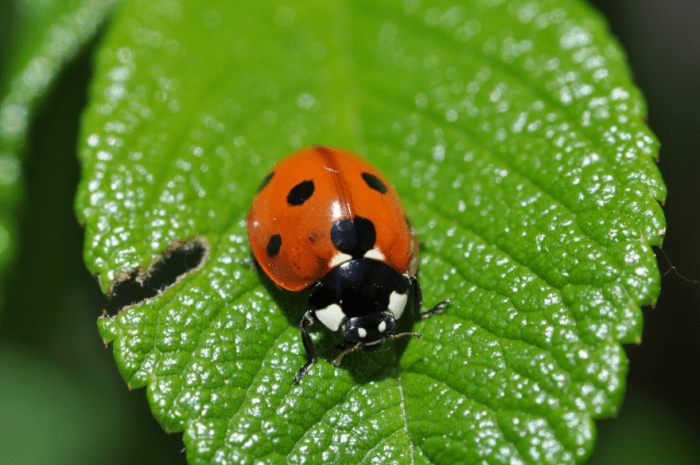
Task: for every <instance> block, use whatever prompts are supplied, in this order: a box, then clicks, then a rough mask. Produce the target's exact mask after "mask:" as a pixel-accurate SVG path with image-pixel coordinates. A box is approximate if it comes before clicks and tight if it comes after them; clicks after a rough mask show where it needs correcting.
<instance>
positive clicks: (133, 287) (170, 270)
mask: <svg viewBox="0 0 700 465" xmlns="http://www.w3.org/2000/svg"><path fill="white" fill-rule="evenodd" d="M208 256H209V244H208V243H207V241H206V240H205V239H204V238H203V237H195V238H193V239H190V240H188V241H186V242H181V241H177V240H176V241H173V242H171V243H170V245H169V246H168V248H167V249H165V251H163V253H161V254H160V256H159V257H158V259H157V260H155V261H154V262H153V264H151V266H150V267H148V269H143V268H137V269H135V270H132V271H124V272H120V273H117V277H116V279H115V280H114V281H113V282H112V284H111V285H110V289H109V294H108V301H107V304H106V306H105V311H106V312H107V314H110V315H111V314H114V313H116V312H118V311H119V310H121V309H122V308H124V307H128V306H131V305H134V304H137V303H139V302H142V301H144V300H146V299H151V298H153V297H156V296H158V295H160V294H162V293H163V292H164V291H165V290H166V289H167V288H169V287H170V286H172V285H174V284H177V283H178V282H179V281H180V279H182V278H183V277H185V275H187V274H188V273H191V272H193V271H197V270H199V269H201V268H202V266H204V263H205V262H206V259H207V257H208Z"/></svg>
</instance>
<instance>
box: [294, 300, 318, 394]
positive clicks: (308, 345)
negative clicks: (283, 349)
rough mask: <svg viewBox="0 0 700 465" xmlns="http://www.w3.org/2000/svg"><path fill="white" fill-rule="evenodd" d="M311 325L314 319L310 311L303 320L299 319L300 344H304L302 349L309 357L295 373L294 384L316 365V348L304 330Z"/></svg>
mask: <svg viewBox="0 0 700 465" xmlns="http://www.w3.org/2000/svg"><path fill="white" fill-rule="evenodd" d="M312 324H314V318H313V317H312V316H311V310H309V311H308V312H306V313H305V314H304V318H302V319H301V324H300V325H299V328H300V330H301V342H302V343H303V344H304V349H306V354H307V355H308V356H309V359H310V360H309V361H308V362H306V363H305V364H304V366H303V367H301V368H300V369H299V371H297V374H296V375H295V376H294V382H295V383H298V382H299V381H300V380H301V378H303V377H304V376H305V375H306V373H307V372H308V371H309V370H310V369H311V367H312V366H313V364H314V363H316V360H318V353H317V352H316V347H314V342H313V341H312V340H311V336H309V332H308V331H307V330H306V328H307V327H309V326H311V325H312Z"/></svg>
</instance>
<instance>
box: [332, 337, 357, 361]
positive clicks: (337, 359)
mask: <svg viewBox="0 0 700 465" xmlns="http://www.w3.org/2000/svg"><path fill="white" fill-rule="evenodd" d="M360 347H362V343H361V342H358V343H357V344H355V346H353V347H352V348H350V349H348V350H346V351H344V352H343V353H342V354H340V355H338V358H336V359H335V360H333V365H335V366H340V361H341V360H342V359H343V357H345V356H346V355H347V354H349V353H350V352H355V351H357V350H360Z"/></svg>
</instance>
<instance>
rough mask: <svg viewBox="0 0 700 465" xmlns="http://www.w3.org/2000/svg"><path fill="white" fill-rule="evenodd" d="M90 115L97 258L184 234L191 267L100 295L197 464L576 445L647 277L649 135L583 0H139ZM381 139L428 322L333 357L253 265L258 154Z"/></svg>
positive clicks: (106, 332)
mask: <svg viewBox="0 0 700 465" xmlns="http://www.w3.org/2000/svg"><path fill="white" fill-rule="evenodd" d="M96 65H97V69H96V72H95V79H94V84H93V86H92V90H91V101H90V105H89V108H88V109H87V111H86V114H85V117H84V125H83V133H82V136H81V140H80V147H81V149H80V152H81V153H80V154H81V158H82V160H83V169H84V173H83V176H84V177H83V181H82V184H81V187H80V190H79V193H78V201H77V209H78V214H79V216H80V217H81V219H82V220H83V221H84V222H85V225H86V247H85V258H86V261H87V263H88V266H89V267H90V270H91V271H93V272H94V273H97V274H99V277H100V282H101V283H102V286H103V288H104V289H105V290H107V289H108V287H109V285H110V283H111V282H112V281H113V280H114V279H115V278H118V277H120V276H122V275H123V272H126V271H128V270H131V269H135V268H137V267H144V268H147V267H148V266H149V265H150V264H151V263H152V262H153V261H154V260H156V259H157V257H158V255H159V254H160V253H161V252H162V251H163V250H165V249H166V247H167V246H168V244H169V243H170V242H171V241H172V240H175V239H177V240H185V239H188V238H192V237H195V236H201V237H203V238H205V239H206V241H207V242H208V244H209V246H210V247H211V254H210V255H209V256H208V257H207V261H206V263H205V264H204V266H203V268H202V269H201V270H199V271H196V272H193V273H191V274H189V275H187V276H185V277H184V278H183V279H182V280H181V281H180V282H179V283H177V284H176V285H174V286H173V287H171V288H169V289H167V290H165V291H164V292H163V293H162V294H161V295H160V296H158V297H156V298H154V299H152V300H150V301H147V302H143V303H141V304H139V305H135V306H133V307H131V308H128V309H126V310H124V311H122V312H120V313H119V314H118V315H116V316H114V317H112V318H108V319H102V320H100V324H99V326H100V331H101V334H102V337H103V339H104V340H105V341H106V342H108V341H112V342H113V344H114V354H115V358H116V360H117V365H118V366H119V369H120V370H121V372H122V374H123V376H124V378H125V379H126V381H127V383H128V384H129V386H131V387H142V386H147V387H148V390H147V393H148V396H149V400H150V402H151V407H152V410H153V412H154V414H155V416H156V418H157V419H158V421H160V422H161V424H162V425H163V427H164V428H165V429H167V430H170V431H184V432H185V436H184V440H185V444H186V447H187V457H188V460H189V461H190V463H253V462H254V461H262V462H264V463H302V462H304V463H446V464H454V463H492V464H495V463H552V464H565V463H580V462H582V461H584V460H585V458H586V457H587V456H588V455H589V454H590V451H591V449H592V447H593V439H594V427H593V422H592V418H596V417H606V416H610V415H614V414H615V413H616V412H617V409H618V408H619V406H620V403H621V399H622V395H623V391H624V384H625V374H626V371H627V361H626V357H625V354H624V351H623V350H622V348H621V345H620V344H621V343H623V342H634V341H637V340H638V339H639V337H640V334H641V326H642V314H641V311H640V308H639V306H640V305H648V304H651V303H652V302H653V301H654V299H655V298H656V296H657V295H658V292H659V275H658V271H657V269H656V264H655V261H654V256H653V254H652V252H651V250H650V247H649V245H650V244H659V243H660V241H661V239H662V236H663V232H664V227H665V226H664V219H663V214H662V212H661V208H660V206H659V204H658V202H657V200H660V199H663V198H664V197H665V187H664V185H663V182H662V180H661V178H660V175H659V172H658V170H657V168H656V166H655V165H654V162H653V159H654V157H655V156H656V153H657V150H658V144H657V142H656V140H655V138H654V136H653V135H652V134H651V133H650V131H649V130H648V128H647V127H646V126H645V125H644V124H643V122H642V119H643V117H644V115H645V107H644V103H643V101H642V98H641V96H640V94H639V92H638V90H637V89H636V88H634V87H633V85H632V83H631V79H630V75H629V71H628V69H627V66H626V64H625V60H624V55H623V53H622V51H621V50H620V48H619V46H618V45H617V44H616V43H615V42H614V41H613V40H612V39H611V38H610V37H609V34H608V32H607V31H606V29H605V25H604V23H603V21H602V20H601V18H600V17H598V15H597V14H595V13H594V12H592V11H591V10H590V9H589V7H587V6H586V5H585V4H583V3H579V2H573V1H541V2H536V1H528V2H519V1H511V2H506V1H498V0H482V1H477V0H474V1H465V2H447V1H431V2H421V1H419V0H407V1H402V2H400V1H387V2H370V1H360V2H331V3H328V2H291V3H287V4H286V6H280V5H279V4H278V3H277V2H264V1H261V2H222V3H221V4H220V5H218V6H216V7H214V6H212V5H211V4H210V3H208V2H199V1H185V0H181V1H169V2H156V3H151V2H145V1H131V2H127V3H125V4H124V5H122V8H121V9H120V10H119V12H118V14H117V15H116V16H115V17H114V19H113V22H112V23H111V25H110V28H109V29H108V30H107V32H106V34H105V38H104V43H103V44H102V46H101V47H100V48H99V50H98V54H97V58H96ZM311 144H327V145H337V146H342V147H346V148H348V149H350V150H354V151H357V152H359V153H361V154H364V155H366V156H367V157H368V158H370V160H371V161H372V162H373V163H374V164H376V165H377V166H378V167H379V168H380V169H381V170H382V171H383V172H384V173H385V174H386V175H387V176H388V177H389V178H390V179H391V180H392V181H393V182H394V183H395V186H396V188H397V189H398V191H399V193H400V194H401V196H402V198H403V199H404V202H405V204H406V208H407V209H408V211H409V213H410V214H411V216H412V219H413V222H414V223H415V224H416V226H417V227H418V230H419V233H420V237H421V239H422V241H423V242H424V244H425V247H424V250H423V252H422V256H421V257H422V258H421V265H420V270H419V276H420V280H421V282H422V285H423V288H424V298H425V301H426V304H432V303H435V302H437V301H439V300H442V299H444V298H447V297H450V298H452V299H453V302H454V305H453V307H452V308H450V309H449V311H447V312H446V313H445V314H443V315H438V316H435V317H433V318H431V319H429V320H426V321H421V322H416V323H415V324H413V323H412V322H411V321H410V317H406V318H404V319H402V321H401V324H402V328H405V329H409V328H412V329H413V330H415V331H418V332H421V333H423V335H424V338H423V339H422V340H411V341H408V340H399V341H392V342H390V343H388V344H387V345H386V348H385V350H383V351H381V352H379V353H375V354H362V353H354V354H351V355H349V356H348V357H346V358H345V359H344V360H343V365H342V366H341V367H340V368H336V367H334V366H332V365H331V364H330V363H329V362H330V361H331V360H332V359H333V358H334V357H335V356H336V355H337V351H335V350H334V349H333V348H332V344H333V343H334V342H338V338H337V335H335V334H330V333H327V332H323V331H318V332H315V333H314V335H313V337H314V338H315V341H316V343H317V345H318V347H319V350H320V355H321V359H320V361H319V363H318V364H317V365H315V366H314V368H313V369H312V370H311V371H310V373H309V375H307V376H306V377H305V378H304V379H303V380H302V382H301V384H299V385H294V384H292V382H291V381H292V377H293V375H294V373H295V372H296V370H297V369H298V368H299V367H300V366H301V365H302V364H303V363H304V362H305V361H306V354H305V353H304V351H303V348H302V346H301V341H300V338H299V330H298V322H299V321H300V319H301V316H302V314H303V312H304V310H305V308H304V305H305V295H293V294H285V293H282V292H281V291H278V290H276V289H275V287H274V286H273V285H272V284H271V283H270V282H269V280H267V279H266V278H265V277H264V276H263V275H261V274H260V273H258V272H256V271H255V270H253V269H251V267H250V265H247V264H243V263H241V260H243V259H246V258H248V257H249V256H250V255H249V249H248V245H247V239H246V235H245V224H244V219H245V214H246V210H247V208H248V205H249V203H250V200H251V198H252V196H253V195H254V193H255V191H256V188H257V186H258V185H259V183H260V181H261V180H262V177H263V174H264V173H265V171H266V170H267V169H268V168H269V167H270V166H271V165H272V164H273V163H274V162H275V161H276V160H278V159H279V158H281V157H282V156H284V155H285V154H287V153H289V152H291V151H293V150H295V149H298V148H300V147H303V146H306V145H311Z"/></svg>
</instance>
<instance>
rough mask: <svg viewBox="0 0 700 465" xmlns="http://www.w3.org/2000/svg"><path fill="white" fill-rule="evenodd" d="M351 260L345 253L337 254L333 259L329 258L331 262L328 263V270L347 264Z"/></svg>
mask: <svg viewBox="0 0 700 465" xmlns="http://www.w3.org/2000/svg"><path fill="white" fill-rule="evenodd" d="M350 260H352V256H351V255H348V254H346V253H342V252H338V253H337V254H335V255H333V258H331V261H330V262H328V268H329V269H332V268H335V267H336V266H338V265H340V264H341V263H345V262H349V261H350Z"/></svg>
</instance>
